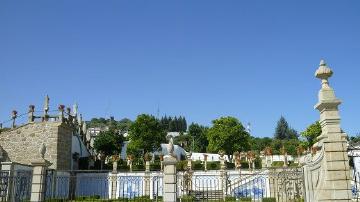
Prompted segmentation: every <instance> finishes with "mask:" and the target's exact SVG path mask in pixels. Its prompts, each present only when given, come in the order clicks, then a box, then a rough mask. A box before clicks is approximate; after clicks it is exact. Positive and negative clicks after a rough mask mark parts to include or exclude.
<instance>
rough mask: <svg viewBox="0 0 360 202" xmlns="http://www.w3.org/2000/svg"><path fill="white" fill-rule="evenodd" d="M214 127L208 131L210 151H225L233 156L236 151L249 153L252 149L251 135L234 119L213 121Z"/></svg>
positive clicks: (223, 118) (227, 118) (225, 118)
mask: <svg viewBox="0 0 360 202" xmlns="http://www.w3.org/2000/svg"><path fill="white" fill-rule="evenodd" d="M212 122H213V126H212V127H211V128H210V129H209V130H208V133H207V137H208V140H209V145H208V151H209V152H218V151H219V150H224V151H225V153H226V154H228V155H232V154H233V153H234V152H235V151H247V150H249V149H250V144H249V140H250V134H249V133H248V132H246V131H245V128H244V126H243V125H242V124H241V123H240V121H239V120H238V119H236V118H234V117H230V116H229V117H221V118H219V119H216V120H213V121H212Z"/></svg>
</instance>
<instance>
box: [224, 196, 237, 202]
mask: <svg viewBox="0 0 360 202" xmlns="http://www.w3.org/2000/svg"><path fill="white" fill-rule="evenodd" d="M225 201H226V202H235V201H236V197H233V196H226V197H225Z"/></svg>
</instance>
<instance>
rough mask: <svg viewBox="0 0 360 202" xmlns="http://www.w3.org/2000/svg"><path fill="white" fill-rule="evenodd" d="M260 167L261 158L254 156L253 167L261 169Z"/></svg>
mask: <svg viewBox="0 0 360 202" xmlns="http://www.w3.org/2000/svg"><path fill="white" fill-rule="evenodd" d="M261 168H262V160H261V158H260V157H256V159H255V169H261Z"/></svg>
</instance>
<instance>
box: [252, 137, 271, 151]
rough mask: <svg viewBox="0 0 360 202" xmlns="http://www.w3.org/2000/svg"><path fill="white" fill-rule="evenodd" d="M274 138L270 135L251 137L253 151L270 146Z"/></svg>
mask: <svg viewBox="0 0 360 202" xmlns="http://www.w3.org/2000/svg"><path fill="white" fill-rule="evenodd" d="M272 141H273V140H272V139H271V138H269V137H263V138H260V137H251V140H250V145H251V150H252V151H257V152H260V151H263V150H264V149H265V147H267V146H270V145H271V144H272Z"/></svg>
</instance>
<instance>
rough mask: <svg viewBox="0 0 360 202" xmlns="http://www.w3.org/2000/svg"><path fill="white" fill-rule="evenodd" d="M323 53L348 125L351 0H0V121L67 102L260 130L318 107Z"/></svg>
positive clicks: (357, 14) (353, 97)
mask: <svg viewBox="0 0 360 202" xmlns="http://www.w3.org/2000/svg"><path fill="white" fill-rule="evenodd" d="M321 58H324V59H325V60H326V61H327V63H328V65H329V66H330V67H331V68H332V69H333V71H334V75H333V77H332V78H331V80H330V84H331V86H332V87H334V89H335V91H336V94H337V96H338V97H339V98H340V99H342V100H343V104H342V105H341V107H340V110H341V116H342V127H343V129H344V130H345V131H346V132H347V133H348V134H351V135H355V134H356V133H358V132H360V128H359V124H360V122H359V115H360V109H359V106H360V84H359V75H360V70H359V69H360V67H359V63H360V62H359V60H360V1H357V0H353V1H350V0H349V1H328V0H327V1H312V0H311V1H289V0H284V1H268V0H264V1H238V0H236V1H235V0H234V1H212V0H203V1H202V0H197V1H194V0H184V1H169V0H164V1H155V0H154V1H148V0H146V1H136V0H129V1H121V0H114V1H110V0H107V1H90V0H62V1H49V0H38V1H17V0H1V1H0V70H1V71H0V76H1V77H0V78H1V79H0V120H1V121H4V120H7V119H9V118H10V113H11V111H12V110H13V109H17V110H18V111H19V113H23V112H26V111H27V108H28V105H29V104H35V105H36V106H37V109H38V110H40V109H41V107H42V105H43V100H44V96H45V95H46V94H49V96H50V103H51V107H52V109H56V108H57V105H58V104H65V105H72V104H73V103H74V102H78V103H79V110H80V111H81V112H82V113H83V116H84V117H85V119H90V118H92V117H104V116H106V117H109V116H110V115H113V116H115V118H116V119H120V118H123V117H129V118H131V119H134V118H135V117H136V116H137V115H138V114H140V113H150V114H154V115H156V114H157V109H158V108H159V109H160V115H165V114H167V115H183V116H185V117H186V118H187V120H188V122H192V121H194V122H198V123H200V124H204V125H211V120H213V119H215V118H218V117H220V116H227V115H230V116H235V117H237V118H238V119H239V120H240V121H241V122H242V123H244V124H246V123H248V122H250V123H251V125H252V134H253V135H255V136H272V135H273V133H274V128H275V125H276V122H277V120H278V119H279V118H280V116H281V115H283V116H285V118H286V119H287V120H288V122H289V124H290V125H291V126H292V127H294V128H295V129H296V130H298V131H302V130H303V129H304V128H305V127H306V126H307V125H309V124H311V123H312V122H314V121H316V120H317V119H318V117H319V114H318V112H317V111H315V110H314V109H313V106H314V105H315V104H316V102H317V93H318V90H319V89H320V81H319V80H317V79H316V78H315V77H314V72H315V70H316V69H317V67H318V64H319V61H320V59H321Z"/></svg>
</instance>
